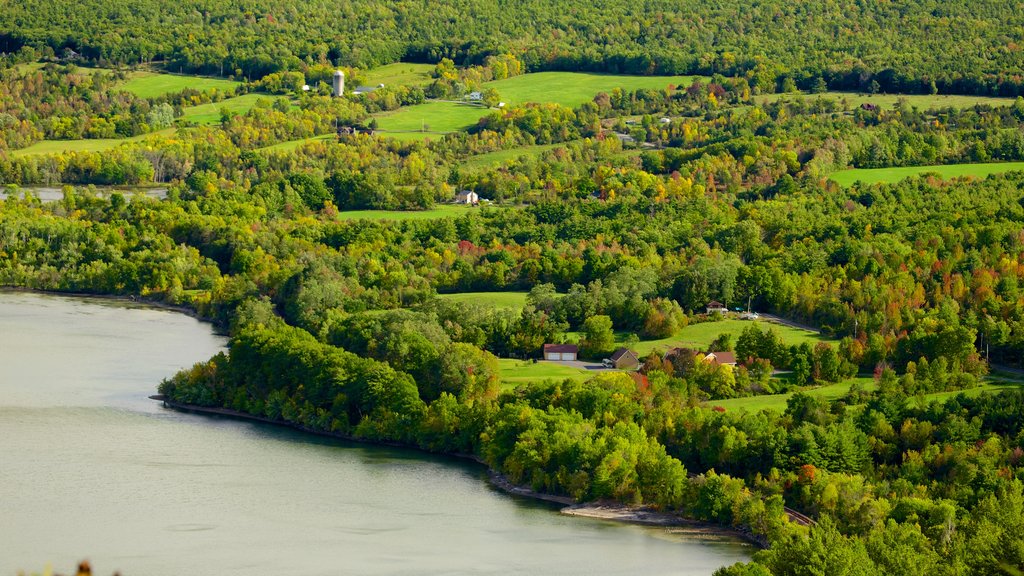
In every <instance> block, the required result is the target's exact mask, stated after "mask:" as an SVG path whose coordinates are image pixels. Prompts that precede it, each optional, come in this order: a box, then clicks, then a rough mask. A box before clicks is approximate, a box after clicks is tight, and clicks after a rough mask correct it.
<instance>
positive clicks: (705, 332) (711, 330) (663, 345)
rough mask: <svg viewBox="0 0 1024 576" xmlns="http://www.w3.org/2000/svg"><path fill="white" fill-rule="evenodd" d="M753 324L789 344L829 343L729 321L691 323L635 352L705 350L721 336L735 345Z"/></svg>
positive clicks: (763, 324) (764, 324) (803, 333)
mask: <svg viewBox="0 0 1024 576" xmlns="http://www.w3.org/2000/svg"><path fill="white" fill-rule="evenodd" d="M753 322H756V323H757V325H758V327H759V328H760V329H761V330H765V329H768V328H770V329H772V330H774V331H775V332H776V333H777V334H778V335H779V337H780V338H782V341H783V342H785V343H786V344H787V345H793V344H803V343H804V342H807V343H809V344H811V345H814V344H817V343H818V342H827V341H828V339H827V338H825V337H824V336H822V335H820V334H818V333H817V332H810V331H807V330H801V329H799V328H791V327H789V326H783V325H781V324H776V323H774V322H768V321H767V320H734V319H727V320H720V321H718V322H701V323H699V324H690V325H689V326H687V327H686V328H683V329H682V330H680V331H679V332H677V333H676V334H675V335H673V336H671V337H669V338H663V339H661V340H642V341H641V342H640V343H638V344H637V345H636V346H634V347H633V350H635V351H636V353H637V354H639V355H640V356H645V355H647V354H650V353H651V351H653V350H659V351H665V350H667V349H668V348H671V347H674V346H679V347H684V348H696V349H706V348H707V347H708V345H710V344H711V342H712V341H714V339H715V338H718V336H719V334H724V333H729V334H732V342H733V344H734V345H735V344H736V340H737V339H738V338H739V337H740V334H741V333H742V332H743V330H744V329H745V328H746V327H747V326H750V324H751V323H753ZM623 336H624V335H620V336H619V337H620V338H622V337H623Z"/></svg>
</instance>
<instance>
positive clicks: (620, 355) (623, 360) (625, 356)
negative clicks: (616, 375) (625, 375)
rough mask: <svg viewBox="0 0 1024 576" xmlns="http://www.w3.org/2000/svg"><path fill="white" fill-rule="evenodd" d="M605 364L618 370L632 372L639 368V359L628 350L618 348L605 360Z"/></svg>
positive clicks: (634, 353)
mask: <svg viewBox="0 0 1024 576" xmlns="http://www.w3.org/2000/svg"><path fill="white" fill-rule="evenodd" d="M605 364H606V365H608V366H609V367H615V368H618V369H619V370H634V369H636V368H637V367H638V366H640V357H639V356H637V355H636V352H633V351H632V350H630V349H629V348H619V349H618V350H616V351H615V352H614V353H612V355H611V356H609V357H608V359H607V360H605Z"/></svg>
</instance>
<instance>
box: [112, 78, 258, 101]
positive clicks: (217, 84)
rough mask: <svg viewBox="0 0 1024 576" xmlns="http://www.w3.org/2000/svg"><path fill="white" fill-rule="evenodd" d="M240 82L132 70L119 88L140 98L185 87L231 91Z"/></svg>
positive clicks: (161, 94) (180, 89)
mask: <svg viewBox="0 0 1024 576" xmlns="http://www.w3.org/2000/svg"><path fill="white" fill-rule="evenodd" d="M241 84H242V83H241V82H235V81H234V80H228V79H226V78H210V77H206V76H189V75H179V74H159V73H156V72H132V73H131V74H130V75H129V78H128V80H127V81H126V82H125V83H124V84H121V86H119V88H120V89H121V90H125V91H127V92H131V93H132V94H135V95H136V96H138V97H140V98H155V97H157V96H163V95H164V94H170V93H173V92H181V91H182V90H185V89H186V88H191V89H193V90H199V91H207V90H213V89H214V88H216V89H218V90H220V91H222V92H232V91H234V89H235V88H237V87H238V86H241Z"/></svg>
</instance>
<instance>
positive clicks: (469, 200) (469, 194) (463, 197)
mask: <svg viewBox="0 0 1024 576" xmlns="http://www.w3.org/2000/svg"><path fill="white" fill-rule="evenodd" d="M455 203H456V204H471V205H475V204H479V203H480V196H479V195H478V194H477V193H476V192H473V191H472V190H463V191H462V192H459V193H458V194H456V195H455Z"/></svg>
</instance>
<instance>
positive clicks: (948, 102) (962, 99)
mask: <svg viewBox="0 0 1024 576" xmlns="http://www.w3.org/2000/svg"><path fill="white" fill-rule="evenodd" d="M797 98H809V99H811V100H814V99H815V98H826V99H828V100H846V103H847V105H848V106H849V107H851V108H855V107H857V106H860V105H862V104H874V105H875V106H878V107H879V108H886V109H888V108H892V107H893V106H895V105H896V103H897V102H899V100H900V99H901V98H905V99H906V100H907V102H909V103H910V105H911V106H916V107H917V108H919V109H921V110H928V109H931V108H949V107H953V108H970V107H971V106H977V105H978V104H988V105H990V106H1009V105H1011V104H1013V102H1014V99H1013V98H991V97H988V96H960V95H948V94H858V93H856V92H825V93H823V94H805V93H799V92H797V93H788V94H762V95H760V96H755V97H754V100H755V101H756V102H758V103H761V102H774V101H776V100H794V99H797Z"/></svg>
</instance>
